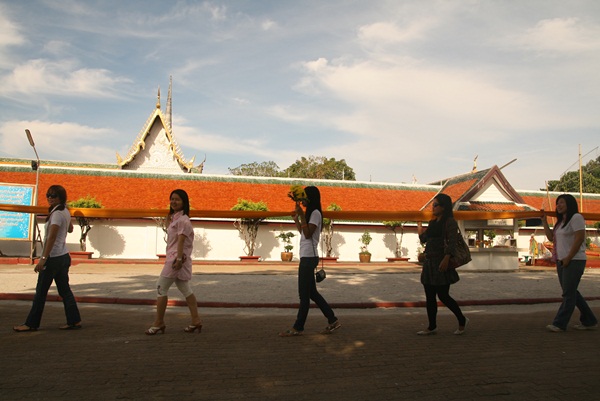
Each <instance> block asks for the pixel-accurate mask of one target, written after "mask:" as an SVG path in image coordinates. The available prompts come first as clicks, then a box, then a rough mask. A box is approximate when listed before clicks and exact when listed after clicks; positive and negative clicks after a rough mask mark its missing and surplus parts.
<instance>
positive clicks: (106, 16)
mask: <svg viewBox="0 0 600 401" xmlns="http://www.w3.org/2000/svg"><path fill="white" fill-rule="evenodd" d="M598 71H600V2H598V1H596V0H589V1H563V0H557V1H554V0H528V1H522V0H515V1H511V0H506V1H474V0H473V1H469V0H465V1H430V0H406V1H401V0H392V1H378V0H373V1H352V0H346V1H343V0H328V1H322V0H320V1H317V0H315V1H313V0H308V1H301V0H296V1H288V0H277V1H259V0H254V1H224V2H219V1H191V0H188V1H164V0H162V1H154V0H128V1H122V0H102V1H100V0H98V1H74V0H21V1H7V0H0V157H19V158H32V157H33V156H34V154H33V151H32V149H31V147H30V146H29V143H28V142H27V139H26V136H25V132H24V131H25V129H26V128H27V129H30V130H31V132H32V134H33V136H34V138H35V141H36V148H37V150H38V152H39V155H40V158H42V159H51V160H69V161H90V162H98V163H115V162H116V156H115V154H116V152H118V153H119V154H121V155H122V156H123V155H125V154H126V153H127V151H128V149H129V147H130V146H131V144H132V143H133V140H134V139H135V137H136V136H137V134H138V133H139V131H140V130H141V129H142V128H143V125H144V123H145V121H146V119H147V118H148V117H149V115H150V113H152V111H153V110H154V107H155V103H156V94H157V89H158V87H159V86H160V89H161V94H162V103H163V109H164V107H165V101H166V98H167V89H168V85H169V76H172V77H173V130H174V134H175V138H176V140H177V141H178V143H179V144H180V146H181V148H182V150H183V154H184V156H185V157H186V158H187V159H191V158H192V157H194V156H196V160H197V161H198V162H199V161H201V160H202V159H203V158H204V156H205V155H206V163H205V170H204V172H205V173H207V174H228V167H236V166H239V165H240V164H243V163H252V162H262V161H269V160H273V161H275V162H276V163H277V164H278V165H279V166H280V167H281V168H282V169H283V168H286V167H287V166H289V165H290V164H292V163H293V162H294V161H295V160H297V159H298V158H300V157H302V156H309V155H315V156H327V157H334V158H336V159H345V160H346V162H347V163H348V165H349V166H350V167H352V168H353V169H354V171H355V173H356V176H357V179H358V180H361V181H374V182H412V181H413V179H416V181H417V182H418V183H421V184H425V183H429V182H432V181H435V180H439V179H443V178H447V177H450V176H453V175H456V174H461V173H464V172H468V171H470V170H471V168H472V166H473V159H474V158H475V157H476V156H477V166H478V168H479V169H483V168H487V167H490V166H492V165H494V164H495V165H498V166H502V165H504V164H506V163H508V162H510V161H511V160H513V159H515V158H516V159H517V161H516V162H514V163H512V164H511V165H509V166H507V167H506V168H505V169H504V170H503V172H504V174H505V175H506V176H507V178H508V180H509V181H510V182H511V183H512V184H513V186H514V187H516V188H517V189H538V188H542V187H544V183H545V181H546V180H550V179H556V178H558V177H559V176H560V175H561V174H562V173H563V172H564V171H565V170H567V169H575V168H577V164H576V163H577V160H578V149H579V145H581V149H582V153H583V154H584V155H586V154H587V156H586V157H585V158H584V163H585V162H587V161H589V160H590V159H591V158H596V157H598V156H599V155H600V152H599V151H598V149H597V147H598V145H600V139H599V138H600V136H599V135H598V134H599V131H600V112H599V109H598V106H599V105H600V73H599V72H598Z"/></svg>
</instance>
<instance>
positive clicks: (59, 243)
mask: <svg viewBox="0 0 600 401" xmlns="http://www.w3.org/2000/svg"><path fill="white" fill-rule="evenodd" d="M70 223H71V213H69V209H67V208H65V209H64V210H53V211H52V212H51V213H50V218H49V219H48V221H47V222H46V225H45V228H46V230H45V231H46V232H45V234H44V244H46V241H47V240H48V234H49V233H50V226H58V232H57V233H56V241H54V246H53V247H52V249H51V250H50V253H49V254H48V256H49V257H51V258H54V257H56V256H62V255H64V254H67V253H69V250H68V249H67V231H68V230H69V224H70Z"/></svg>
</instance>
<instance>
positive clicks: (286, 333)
mask: <svg viewBox="0 0 600 401" xmlns="http://www.w3.org/2000/svg"><path fill="white" fill-rule="evenodd" d="M301 335H302V332H301V331H298V330H296V329H289V330H286V331H283V332H281V333H279V337H297V336H301Z"/></svg>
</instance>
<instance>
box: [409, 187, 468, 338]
mask: <svg viewBox="0 0 600 401" xmlns="http://www.w3.org/2000/svg"><path fill="white" fill-rule="evenodd" d="M432 206H433V216H434V217H435V218H434V219H433V220H431V221H430V222H429V225H428V226H427V228H426V229H423V226H422V225H421V223H420V222H419V223H417V226H418V231H419V239H420V240H421V242H422V243H425V244H426V245H425V261H424V263H423V270H422V272H421V284H423V287H424V289H425V297H426V299H427V317H428V319H429V326H428V327H427V330H422V331H419V332H418V333H417V334H418V335H421V336H426V335H432V334H436V333H437V323H436V318H437V300H436V296H437V297H438V298H439V299H440V301H442V303H443V304H444V305H446V307H447V308H448V309H450V310H451V311H452V313H454V315H455V316H456V319H457V320H458V329H457V330H456V331H455V332H454V334H457V335H460V334H463V333H464V332H465V328H466V326H467V324H468V322H469V319H467V318H466V317H464V316H463V314H462V311H461V310H460V307H459V306H458V303H457V302H456V301H455V300H454V299H453V298H452V297H451V296H450V285H451V284H454V283H456V282H457V281H458V280H459V277H458V273H457V272H456V269H450V268H448V263H449V262H450V256H452V255H454V254H455V250H456V243H457V242H456V241H457V239H458V235H459V233H458V224H457V223H456V220H454V215H453V213H452V199H451V198H450V197H449V196H448V195H446V194H438V195H436V197H435V198H433V204H432Z"/></svg>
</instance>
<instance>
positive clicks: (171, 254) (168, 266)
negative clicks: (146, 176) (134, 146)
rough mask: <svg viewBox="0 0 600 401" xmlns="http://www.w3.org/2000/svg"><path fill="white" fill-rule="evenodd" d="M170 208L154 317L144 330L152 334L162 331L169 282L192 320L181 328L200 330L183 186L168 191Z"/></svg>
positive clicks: (191, 330)
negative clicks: (182, 299)
mask: <svg viewBox="0 0 600 401" xmlns="http://www.w3.org/2000/svg"><path fill="white" fill-rule="evenodd" d="M169 199H170V205H171V207H170V210H169V215H168V216H167V227H168V228H167V258H166V261H165V265H164V267H163V269H162V272H161V273H160V277H159V278H158V282H157V283H156V290H157V298H156V318H155V319H154V323H153V324H152V326H151V327H150V328H149V329H148V330H146V334H148V335H154V334H157V333H159V332H160V333H163V334H164V332H165V329H166V326H165V312H166V310H167V301H168V297H167V293H168V292H169V288H170V287H171V285H172V284H173V283H175V285H176V286H177V288H178V289H179V291H181V293H182V294H183V296H184V297H185V300H186V302H187V304H188V308H189V309H190V314H191V315H192V324H191V325H189V326H187V327H186V328H185V329H183V330H184V331H185V332H186V333H193V332H195V331H196V330H198V333H200V332H201V331H202V322H201V321H200V317H199V316H198V303H197V301H196V296H195V295H194V291H193V290H192V288H191V286H190V280H191V279H192V258H191V255H192V249H193V245H194V229H193V228H192V223H191V222H190V218H189V214H190V200H189V197H188V194H187V193H186V192H185V191H184V190H183V189H176V190H174V191H173V192H171V196H170V198H169Z"/></svg>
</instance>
